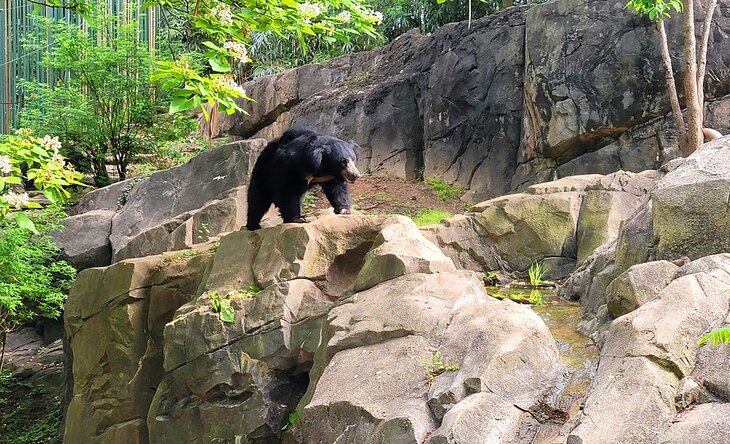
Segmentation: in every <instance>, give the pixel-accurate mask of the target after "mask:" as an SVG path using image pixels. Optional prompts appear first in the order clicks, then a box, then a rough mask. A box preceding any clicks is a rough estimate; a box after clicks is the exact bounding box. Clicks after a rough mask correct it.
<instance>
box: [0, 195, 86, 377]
mask: <svg viewBox="0 0 730 444" xmlns="http://www.w3.org/2000/svg"><path fill="white" fill-rule="evenodd" d="M63 216H65V215H64V214H63V212H61V211H60V210H59V209H57V208H53V209H49V210H46V211H44V212H40V213H38V214H36V215H32V216H31V217H32V220H33V223H34V224H35V227H36V229H37V234H35V233H33V232H31V231H29V230H26V229H24V228H22V227H20V226H18V225H16V224H14V223H12V222H11V221H10V220H9V219H6V220H5V221H3V222H0V328H1V329H2V335H3V337H2V347H3V348H4V344H5V336H6V335H7V333H8V332H10V331H13V330H14V329H15V328H17V327H18V326H20V325H21V324H23V323H24V322H27V321H29V320H31V319H33V318H35V317H38V316H40V317H46V318H51V319H56V318H58V316H59V315H60V314H61V310H62V309H63V304H64V301H65V300H66V296H67V292H68V289H69V288H70V285H71V282H72V281H73V279H74V278H75V277H76V270H75V269H74V268H73V267H71V266H70V265H69V264H68V263H66V262H65V261H62V260H58V259H57V256H58V252H59V251H58V247H57V246H56V244H54V243H53V239H51V237H50V236H49V234H48V233H49V232H51V231H53V230H57V229H59V228H60V226H59V225H58V221H59V220H60V219H61V218H62V217H63ZM0 370H2V353H0Z"/></svg>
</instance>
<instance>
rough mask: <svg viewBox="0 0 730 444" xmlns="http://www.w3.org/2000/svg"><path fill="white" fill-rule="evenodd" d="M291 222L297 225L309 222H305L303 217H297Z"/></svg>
mask: <svg viewBox="0 0 730 444" xmlns="http://www.w3.org/2000/svg"><path fill="white" fill-rule="evenodd" d="M291 221H292V222H293V223H295V224H304V223H307V221H306V220H304V218H303V217H295V218H294V219H292V220H291Z"/></svg>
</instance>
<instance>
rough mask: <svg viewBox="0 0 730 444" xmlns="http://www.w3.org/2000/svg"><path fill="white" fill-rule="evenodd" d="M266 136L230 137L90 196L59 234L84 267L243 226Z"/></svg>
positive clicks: (71, 257) (75, 260)
mask: <svg viewBox="0 0 730 444" xmlns="http://www.w3.org/2000/svg"><path fill="white" fill-rule="evenodd" d="M265 143H266V141H264V140H260V139H259V140H246V141H239V142H233V143H229V144H227V145H224V146H222V147H219V148H216V149H215V150H213V151H209V152H207V153H203V154H200V155H199V156H197V157H195V158H194V159H192V160H191V161H190V162H188V163H186V164H185V165H181V166H178V167H175V168H171V169H169V170H164V171H159V172H156V173H154V174H152V175H151V176H149V177H146V178H141V179H140V178H133V179H129V180H126V181H124V182H120V183H117V184H114V185H110V186H108V187H105V188H101V189H99V190H95V191H92V192H90V193H88V194H87V195H85V196H84V197H83V198H82V200H81V202H80V203H79V204H78V205H77V206H76V207H74V208H73V209H72V211H71V216H70V217H68V218H67V219H64V220H63V221H62V225H63V226H64V229H63V230H62V231H60V232H58V233H55V234H54V235H53V236H54V240H55V241H56V243H57V244H58V245H59V247H60V248H61V250H62V252H63V254H64V256H65V257H66V259H67V260H68V261H69V262H70V263H71V264H73V265H74V266H75V267H77V268H79V269H83V268H88V267H98V266H105V265H110V264H112V263H114V262H118V261H120V260H122V259H126V258H133V257H143V256H147V255H151V254H158V253H162V252H165V251H172V250H180V249H183V248H190V247H192V246H193V245H196V244H201V243H204V242H206V241H207V240H208V239H209V238H210V237H214V236H217V235H219V234H221V233H225V232H229V231H232V230H235V229H237V228H239V227H241V226H242V225H243V224H244V221H245V218H246V189H247V185H248V177H249V173H250V170H251V169H252V168H253V163H254V162H255V159H256V156H257V154H258V152H259V151H260V150H261V149H262V148H263V146H264V145H265Z"/></svg>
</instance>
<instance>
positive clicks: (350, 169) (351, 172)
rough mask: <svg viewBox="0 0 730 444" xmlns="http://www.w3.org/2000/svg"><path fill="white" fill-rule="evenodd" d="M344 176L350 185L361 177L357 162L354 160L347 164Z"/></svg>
mask: <svg viewBox="0 0 730 444" xmlns="http://www.w3.org/2000/svg"><path fill="white" fill-rule="evenodd" d="M342 175H343V176H344V177H345V180H346V181H347V182H349V183H355V181H356V180H357V179H358V178H359V177H360V176H361V174H360V170H358V169H357V166H356V165H355V162H354V161H352V160H349V161H348V162H347V166H346V167H345V171H344V172H343V173H342Z"/></svg>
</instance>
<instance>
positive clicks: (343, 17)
mask: <svg viewBox="0 0 730 444" xmlns="http://www.w3.org/2000/svg"><path fill="white" fill-rule="evenodd" d="M351 18H352V14H350V11H342V12H340V13H339V14H337V19H339V20H340V21H343V22H345V23H349V22H350V19H351Z"/></svg>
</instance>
